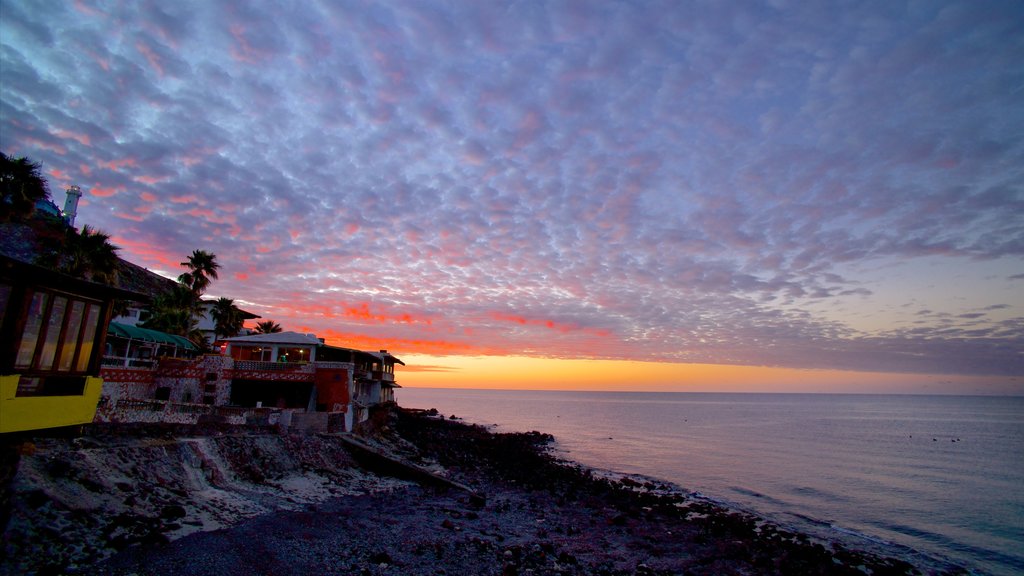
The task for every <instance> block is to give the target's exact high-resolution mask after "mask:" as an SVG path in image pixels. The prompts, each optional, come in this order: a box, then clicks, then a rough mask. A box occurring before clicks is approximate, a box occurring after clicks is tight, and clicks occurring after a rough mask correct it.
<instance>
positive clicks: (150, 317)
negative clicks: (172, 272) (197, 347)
mask: <svg viewBox="0 0 1024 576" xmlns="http://www.w3.org/2000/svg"><path fill="white" fill-rule="evenodd" d="M193 303H194V299H193V295H192V290H191V289H190V288H189V287H188V286H186V285H184V284H178V285H176V286H175V287H174V288H172V289H171V290H169V291H167V292H164V293H163V294H161V295H159V296H157V297H156V298H154V299H153V301H152V302H151V303H150V305H149V306H148V307H147V308H146V310H144V311H143V313H142V317H141V318H140V320H141V321H142V322H140V323H139V326H142V327H143V328H150V329H152V330H159V331H161V332H166V333H168V334H175V335H178V336H184V337H186V338H189V339H190V340H191V336H192V333H193V332H194V331H195V330H196V326H197V323H196V319H195V314H194V313H195V307H194V304H193ZM197 344H198V342H197Z"/></svg>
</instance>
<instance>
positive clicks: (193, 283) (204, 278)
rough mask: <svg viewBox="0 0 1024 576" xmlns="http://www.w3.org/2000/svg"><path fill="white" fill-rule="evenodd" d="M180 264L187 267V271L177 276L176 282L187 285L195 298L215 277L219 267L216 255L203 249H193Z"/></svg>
mask: <svg viewBox="0 0 1024 576" xmlns="http://www.w3.org/2000/svg"><path fill="white" fill-rule="evenodd" d="M181 265H182V266H184V267H186V268H188V272H185V273H184V274H182V275H181V276H178V282H181V283H182V284H184V285H186V286H188V287H189V288H190V289H191V290H192V293H193V294H195V295H196V298H197V299H198V297H199V296H200V295H202V293H203V292H205V291H206V289H207V288H208V287H209V286H210V283H211V282H212V281H213V280H216V279H217V269H218V268H220V264H218V263H217V256H216V255H215V254H213V253H210V252H207V251H205V250H193V251H192V255H191V256H189V257H188V260H187V261H185V262H182V263H181Z"/></svg>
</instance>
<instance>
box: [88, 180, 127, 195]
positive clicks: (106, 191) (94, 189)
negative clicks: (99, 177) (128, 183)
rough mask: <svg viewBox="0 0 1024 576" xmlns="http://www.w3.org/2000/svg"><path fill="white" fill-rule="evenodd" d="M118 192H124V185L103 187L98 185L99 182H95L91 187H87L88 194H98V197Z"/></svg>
mask: <svg viewBox="0 0 1024 576" xmlns="http://www.w3.org/2000/svg"><path fill="white" fill-rule="evenodd" d="M118 192H124V186H112V187H110V188H104V187H102V186H100V185H99V182H97V183H95V184H93V186H92V188H90V189H89V194H92V195H93V196H98V197H100V198H106V197H108V196H113V195H114V194H117V193H118Z"/></svg>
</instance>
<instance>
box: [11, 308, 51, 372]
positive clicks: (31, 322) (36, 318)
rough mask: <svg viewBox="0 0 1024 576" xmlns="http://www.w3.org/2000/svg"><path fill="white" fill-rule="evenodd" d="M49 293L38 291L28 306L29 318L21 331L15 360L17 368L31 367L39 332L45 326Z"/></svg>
mask: <svg viewBox="0 0 1024 576" xmlns="http://www.w3.org/2000/svg"><path fill="white" fill-rule="evenodd" d="M49 296H50V295H49V294H47V293H45V292H36V293H35V294H33V295H32V303H31V304H29V308H28V319H27V320H26V321H25V329H24V330H22V332H21V345H19V346H18V359H17V360H15V361H14V367H15V368H31V367H32V358H33V357H34V356H35V353H36V342H38V341H39V332H40V330H41V329H42V327H43V312H44V311H45V310H46V305H47V304H48V303H49Z"/></svg>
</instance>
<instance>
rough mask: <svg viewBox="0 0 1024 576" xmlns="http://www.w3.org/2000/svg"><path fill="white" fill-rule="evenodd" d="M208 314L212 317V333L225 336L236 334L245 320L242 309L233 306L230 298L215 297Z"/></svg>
mask: <svg viewBox="0 0 1024 576" xmlns="http://www.w3.org/2000/svg"><path fill="white" fill-rule="evenodd" d="M210 316H211V317H212V318H213V323H214V329H213V331H214V334H216V335H217V336H224V337H225V338H227V337H231V336H235V335H236V334H238V333H239V331H241V330H242V324H243V323H244V322H245V318H244V317H243V316H242V311H241V310H240V309H239V308H238V306H235V301H234V300H232V299H231V298H219V299H217V301H216V302H214V303H213V309H212V310H211V311H210Z"/></svg>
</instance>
